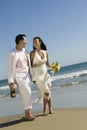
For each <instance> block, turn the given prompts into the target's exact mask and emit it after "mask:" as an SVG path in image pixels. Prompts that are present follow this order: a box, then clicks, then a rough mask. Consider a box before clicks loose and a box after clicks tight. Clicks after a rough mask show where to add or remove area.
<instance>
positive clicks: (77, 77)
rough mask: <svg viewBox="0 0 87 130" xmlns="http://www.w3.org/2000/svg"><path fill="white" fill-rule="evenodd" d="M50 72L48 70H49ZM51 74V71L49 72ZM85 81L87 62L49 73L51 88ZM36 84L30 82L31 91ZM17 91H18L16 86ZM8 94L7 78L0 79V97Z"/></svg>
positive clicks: (35, 88)
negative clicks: (52, 73)
mask: <svg viewBox="0 0 87 130" xmlns="http://www.w3.org/2000/svg"><path fill="white" fill-rule="evenodd" d="M49 73H50V71H49ZM50 74H51V73H50ZM86 82H87V62H84V63H78V64H73V65H69V66H64V67H61V69H60V71H59V72H56V73H55V74H54V75H51V83H52V88H54V87H58V88H59V87H60V88H61V87H66V86H67V87H68V86H72V85H75V84H76V85H77V84H78V85H79V84H84V83H86ZM37 89H38V88H37V86H36V85H35V84H32V91H35V90H37ZM16 91H17V93H19V91H18V89H17V88H16ZM4 96H9V87H8V80H7V79H5V80H0V97H4Z"/></svg>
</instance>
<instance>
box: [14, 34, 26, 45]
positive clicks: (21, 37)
mask: <svg viewBox="0 0 87 130" xmlns="http://www.w3.org/2000/svg"><path fill="white" fill-rule="evenodd" d="M24 37H26V35H25V34H18V35H17V36H16V38H15V43H16V44H18V43H19V42H20V41H23V40H24Z"/></svg>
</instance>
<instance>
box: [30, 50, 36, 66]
mask: <svg viewBox="0 0 87 130" xmlns="http://www.w3.org/2000/svg"><path fill="white" fill-rule="evenodd" d="M34 56H35V51H32V52H30V61H31V67H33V68H35V67H37V66H38V64H36V63H35V64H33V60H34Z"/></svg>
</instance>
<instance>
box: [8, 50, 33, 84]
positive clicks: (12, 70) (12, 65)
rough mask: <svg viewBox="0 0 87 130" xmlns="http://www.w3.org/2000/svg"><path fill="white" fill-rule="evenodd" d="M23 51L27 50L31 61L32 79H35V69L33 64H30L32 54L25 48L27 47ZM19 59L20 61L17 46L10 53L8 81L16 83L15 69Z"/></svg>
mask: <svg viewBox="0 0 87 130" xmlns="http://www.w3.org/2000/svg"><path fill="white" fill-rule="evenodd" d="M23 51H24V52H25V54H26V56H27V58H28V61H29V72H30V77H31V80H32V81H35V75H34V71H33V69H32V68H31V64H30V56H29V54H28V53H27V51H26V50H25V48H23ZM17 61H18V55H17V50H16V48H14V49H13V50H11V51H10V52H9V54H8V83H15V69H16V64H17Z"/></svg>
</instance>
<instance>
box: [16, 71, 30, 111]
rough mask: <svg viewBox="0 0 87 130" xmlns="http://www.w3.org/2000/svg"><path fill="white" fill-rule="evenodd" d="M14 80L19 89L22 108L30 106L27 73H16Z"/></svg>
mask: <svg viewBox="0 0 87 130" xmlns="http://www.w3.org/2000/svg"><path fill="white" fill-rule="evenodd" d="M15 80H16V83H17V86H18V88H19V91H20V93H21V95H22V99H23V104H24V110H28V109H31V108H32V103H31V82H30V77H29V74H28V73H17V74H16V75H15Z"/></svg>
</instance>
